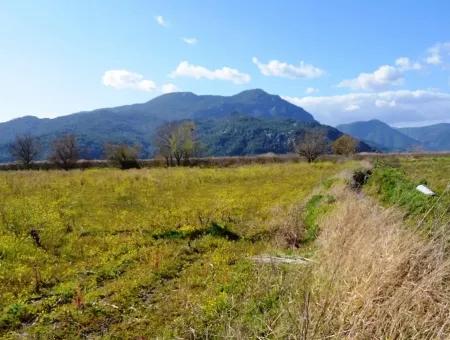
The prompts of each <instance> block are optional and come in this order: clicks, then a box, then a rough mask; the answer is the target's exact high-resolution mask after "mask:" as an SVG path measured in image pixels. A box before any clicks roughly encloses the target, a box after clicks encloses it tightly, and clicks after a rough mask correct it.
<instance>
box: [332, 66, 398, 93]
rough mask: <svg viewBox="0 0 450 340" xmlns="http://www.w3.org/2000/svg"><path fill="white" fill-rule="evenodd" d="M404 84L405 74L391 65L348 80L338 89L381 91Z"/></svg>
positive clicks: (340, 84)
mask: <svg viewBox="0 0 450 340" xmlns="http://www.w3.org/2000/svg"><path fill="white" fill-rule="evenodd" d="M402 82H403V73H402V72H401V71H399V70H398V69H397V68H396V67H394V66H390V65H383V66H380V67H379V68H378V69H377V70H375V71H374V72H372V73H360V74H359V75H358V76H357V77H356V78H354V79H346V80H343V81H341V82H340V83H339V84H338V87H348V88H351V89H353V90H379V89H383V88H386V87H388V86H392V85H400V84H401V83H402Z"/></svg>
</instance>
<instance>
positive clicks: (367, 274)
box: [303, 190, 450, 339]
mask: <svg viewBox="0 0 450 340" xmlns="http://www.w3.org/2000/svg"><path fill="white" fill-rule="evenodd" d="M338 195H339V199H338V201H339V202H340V203H338V205H337V207H336V209H335V210H334V211H333V212H332V213H331V214H329V215H328V216H327V217H326V219H325V220H323V223H322V224H323V227H322V233H321V235H320V236H319V239H318V244H319V250H318V251H319V253H318V262H319V264H318V265H317V266H316V267H315V269H314V270H313V271H314V274H313V275H314V282H313V283H312V285H311V294H312V296H313V299H314V300H315V301H314V304H311V303H310V304H309V306H304V307H303V308H304V309H307V310H308V319H310V320H308V322H309V324H310V326H309V327H308V332H307V334H308V336H306V337H307V338H311V337H312V338H317V337H318V338H323V337H336V338H342V337H344V338H352V339H381V338H383V339H386V338H388V339H406V338H407V339H432V338H433V339H436V338H448V337H449V336H450V285H449V282H450V281H449V279H450V261H449V258H448V254H447V253H446V249H445V248H446V247H445V245H446V244H447V239H446V238H445V237H444V236H443V235H440V236H436V237H435V238H433V239H425V238H421V237H420V236H419V235H418V234H417V233H415V232H414V231H412V230H410V229H406V228H405V227H403V226H402V222H401V221H402V218H401V216H400V215H399V214H398V213H396V212H395V211H393V210H385V209H383V208H381V207H378V206H377V205H376V204H375V203H374V201H373V200H371V199H369V198H366V197H361V196H360V197H358V198H356V196H355V194H353V193H349V192H347V191H345V190H344V191H343V192H340V193H339V194H338ZM303 313H304V312H303ZM306 337H305V338H306Z"/></svg>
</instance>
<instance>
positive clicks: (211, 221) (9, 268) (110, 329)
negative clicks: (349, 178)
mask: <svg viewBox="0 0 450 340" xmlns="http://www.w3.org/2000/svg"><path fill="white" fill-rule="evenodd" d="M353 166H355V164H353V163H347V164H342V165H338V166H336V164H332V163H318V164H315V165H308V164H304V163H303V164H302V163H300V164H280V165H273V164H272V165H264V166H244V167H238V168H227V169H197V168H187V169H186V168H176V169H151V170H132V171H120V170H114V169H97V170H87V171H71V172H58V171H50V172H27V171H24V172H6V173H1V174H0V191H1V192H2V204H1V206H0V214H1V220H0V237H1V241H0V247H1V248H0V254H1V266H0V280H1V282H2V284H1V285H0V294H1V295H0V296H1V299H0V301H1V309H2V316H1V319H0V327H1V329H2V332H4V334H10V335H11V336H13V335H14V334H20V332H25V333H26V334H35V335H44V334H49V332H51V333H52V334H54V336H55V337H67V336H69V335H70V336H73V337H77V336H88V335H89V336H91V335H97V336H99V335H105V334H128V332H132V333H131V334H135V335H136V336H137V335H142V334H144V335H145V334H147V335H149V334H152V335H160V336H167V337H171V336H175V335H178V336H188V335H189V334H190V333H189V332H191V331H190V330H191V329H192V330H193V331H192V332H194V331H195V332H196V334H197V335H199V334H203V335H204V334H225V333H226V332H227V330H226V328H227V327H232V324H233V323H240V324H242V327H244V328H248V332H250V333H254V334H256V333H257V332H259V331H263V330H264V329H266V322H269V320H271V319H272V318H275V316H276V310H277V305H278V304H279V298H280V296H279V295H280V294H282V290H283V288H282V282H281V283H280V282H277V280H278V279H282V278H283V277H284V275H283V273H282V272H280V273H278V274H277V275H276V276H275V277H276V279H275V278H273V280H274V282H265V281H263V282H257V281H255V278H256V277H260V275H258V273H257V272H258V271H259V270H266V269H264V268H258V267H256V266H255V265H254V264H253V263H252V262H251V261H250V260H249V259H248V258H249V256H251V255H254V254H260V253H277V252H283V253H295V252H298V251H301V252H305V251H307V249H308V247H306V246H305V247H300V250H292V249H295V247H294V248H293V247H292V246H290V245H289V244H283V240H280V241H279V242H278V241H274V237H273V234H274V233H276V232H277V228H279V227H280V223H283V221H282V219H283V218H284V217H285V216H287V215H288V214H289V209H291V207H292V206H295V205H299V204H300V205H302V204H303V203H304V202H305V200H307V199H308V198H309V197H310V196H311V194H312V191H313V189H316V188H319V189H320V187H321V186H323V185H325V186H326V185H329V183H330V177H332V176H333V175H335V174H337V173H338V172H339V171H341V170H343V169H345V168H351V167H353ZM316 201H317V199H316ZM315 206H316V204H313V205H312V206H311V207H312V208H313V209H314V208H315ZM310 219H311V218H310ZM311 223H313V222H311ZM305 237H306V236H305ZM301 238H302V236H301V235H299V242H302V240H301ZM275 239H276V237H275ZM295 242H297V241H295ZM306 243H307V242H306ZM270 277H272V276H268V278H267V280H269V281H270V280H271V279H270ZM272 284H273V287H270V288H269V287H268V286H267V285H272ZM230 323H231V324H230ZM239 327H241V326H239ZM17 332H19V333H17Z"/></svg>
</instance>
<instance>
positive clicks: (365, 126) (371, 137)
mask: <svg viewBox="0 0 450 340" xmlns="http://www.w3.org/2000/svg"><path fill="white" fill-rule="evenodd" d="M336 128H337V129H339V130H340V131H342V132H345V133H347V134H349V135H351V136H353V137H355V138H358V139H360V140H362V141H365V142H366V143H368V144H369V145H372V146H374V147H376V148H379V149H382V150H384V151H408V150H411V149H413V148H415V147H417V146H419V145H420V144H421V143H420V142H419V141H417V140H416V139H413V138H411V137H409V136H406V135H405V134H403V133H402V132H400V131H398V130H396V129H394V128H392V127H391V126H389V125H387V124H386V123H383V122H382V121H379V120H376V119H374V120H369V121H364V122H354V123H350V124H342V125H338V126H337V127H336Z"/></svg>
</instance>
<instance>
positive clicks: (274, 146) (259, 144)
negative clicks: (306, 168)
mask: <svg viewBox="0 0 450 340" xmlns="http://www.w3.org/2000/svg"><path fill="white" fill-rule="evenodd" d="M196 122H197V132H198V137H199V139H200V142H201V144H202V145H203V147H204V152H205V154H206V155H215V156H227V155H257V154H262V153H267V152H273V153H277V154H283V153H288V152H292V151H293V145H294V142H295V140H296V139H297V138H298V137H300V136H301V135H303V134H304V133H305V131H307V130H311V129H314V130H319V131H321V132H323V133H324V134H325V136H326V137H327V139H328V140H329V141H334V140H336V139H337V138H339V137H340V136H342V132H341V131H339V130H337V129H335V128H333V127H331V126H327V125H322V124H319V123H317V122H299V121H297V120H294V119H277V118H258V117H251V116H248V115H245V114H239V113H233V114H230V115H228V116H223V117H219V118H210V119H205V120H203V119H202V120H197V121H196ZM358 150H359V151H372V148H371V147H370V146H368V145H367V144H365V143H359V145H358Z"/></svg>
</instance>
